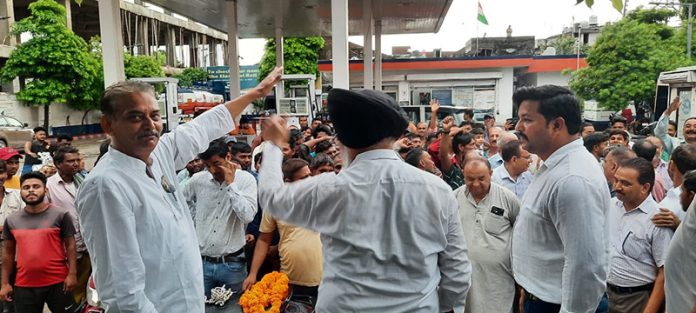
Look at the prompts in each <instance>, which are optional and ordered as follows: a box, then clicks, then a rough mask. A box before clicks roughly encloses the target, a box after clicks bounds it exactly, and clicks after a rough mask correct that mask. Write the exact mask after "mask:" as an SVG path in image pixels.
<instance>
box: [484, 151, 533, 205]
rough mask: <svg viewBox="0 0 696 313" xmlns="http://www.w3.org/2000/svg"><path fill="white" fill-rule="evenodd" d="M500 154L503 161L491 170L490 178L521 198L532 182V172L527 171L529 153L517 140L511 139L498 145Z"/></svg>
mask: <svg viewBox="0 0 696 313" xmlns="http://www.w3.org/2000/svg"><path fill="white" fill-rule="evenodd" d="M500 155H501V156H502V158H503V162H504V163H503V166H499V167H497V168H496V169H494V170H493V176H492V180H493V182H494V183H496V184H498V185H501V186H503V187H505V188H507V189H508V190H510V191H512V192H514V193H515V195H516V196H517V199H518V200H521V199H522V196H524V193H525V191H527V187H529V184H531V183H532V174H531V173H529V165H530V164H532V157H531V154H529V152H528V151H527V150H524V149H523V148H522V146H520V142H519V141H517V140H513V141H510V142H508V143H506V144H504V145H502V146H501V147H500Z"/></svg>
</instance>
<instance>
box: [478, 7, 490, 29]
mask: <svg viewBox="0 0 696 313" xmlns="http://www.w3.org/2000/svg"><path fill="white" fill-rule="evenodd" d="M478 20H479V22H481V23H483V24H484V25H488V20H487V19H486V15H484V14H483V7H481V1H479V3H478Z"/></svg>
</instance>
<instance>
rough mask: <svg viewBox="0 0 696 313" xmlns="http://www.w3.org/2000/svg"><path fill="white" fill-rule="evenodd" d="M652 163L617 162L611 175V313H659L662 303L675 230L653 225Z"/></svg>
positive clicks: (653, 179)
mask: <svg viewBox="0 0 696 313" xmlns="http://www.w3.org/2000/svg"><path fill="white" fill-rule="evenodd" d="M654 182H655V170H654V169H653V166H652V163H650V161H648V160H645V159H643V158H635V159H629V160H626V161H624V162H623V163H621V165H620V166H619V169H618V170H617V171H616V174H615V182H614V190H615V191H616V198H617V199H618V201H616V202H615V203H614V204H613V207H612V208H611V210H612V211H611V212H610V214H609V221H610V227H611V228H610V234H611V235H610V239H611V259H610V264H609V268H610V270H609V276H608V278H607V296H608V297H609V311H610V312H626V313H629V312H644V313H657V312H661V311H660V307H661V306H662V302H663V301H664V298H665V293H664V272H663V270H664V268H663V266H664V263H665V256H666V253H667V248H668V247H669V241H670V239H672V234H673V231H672V230H671V229H669V228H664V227H657V226H655V225H654V224H653V223H652V221H651V220H650V218H651V217H652V216H653V215H654V214H656V213H658V212H659V209H658V205H657V203H656V202H655V200H653V198H652V196H651V189H652V187H653V184H654Z"/></svg>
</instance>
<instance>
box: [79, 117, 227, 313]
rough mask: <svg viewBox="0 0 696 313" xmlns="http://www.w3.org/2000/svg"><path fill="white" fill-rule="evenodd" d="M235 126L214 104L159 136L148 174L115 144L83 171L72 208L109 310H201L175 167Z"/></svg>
mask: <svg viewBox="0 0 696 313" xmlns="http://www.w3.org/2000/svg"><path fill="white" fill-rule="evenodd" d="M233 128H234V124H233V121H232V116H231V115H230V113H229V111H228V110H227V108H225V106H217V107H215V108H213V109H211V110H210V111H208V112H206V113H204V114H203V115H201V116H199V117H198V118H196V119H194V120H193V121H191V122H189V123H186V124H183V125H180V126H179V127H177V128H176V129H175V130H174V131H172V132H170V133H168V134H165V135H163V136H162V137H161V139H160V141H159V144H157V147H156V148H155V150H154V151H153V152H152V154H151V159H152V165H151V167H150V169H151V172H152V174H153V177H154V179H152V178H150V177H149V176H148V175H147V174H146V164H145V163H144V162H143V161H141V160H139V159H136V158H133V157H130V156H128V155H125V154H123V153H121V152H119V151H118V150H116V149H114V148H113V147H111V148H110V149H109V152H108V153H107V154H105V155H104V157H103V158H102V159H101V160H100V161H99V163H98V164H97V166H96V167H95V168H94V170H92V172H91V173H90V174H89V176H87V179H86V180H85V182H84V183H83V184H82V186H81V187H80V191H79V192H78V195H77V211H78V213H79V215H80V222H81V223H82V231H83V235H84V238H85V242H86V243H87V248H88V250H89V252H90V256H91V258H92V265H93V267H94V270H93V272H94V279H95V283H96V286H97V292H98V293H99V297H100V298H101V301H102V303H103V304H104V306H105V307H106V310H107V312H110V313H111V312H119V313H123V312H138V313H141V312H142V313H150V312H167V313H177V312H181V313H202V312H203V310H204V304H203V301H204V293H203V269H202V263H201V255H200V252H199V249H198V240H197V238H196V231H195V230H194V227H193V222H192V220H191V215H190V213H189V210H188V207H187V205H186V202H185V198H184V196H183V194H182V192H181V190H179V189H176V187H177V182H178V180H177V177H176V169H181V168H184V167H185V166H186V163H188V162H189V161H190V160H192V159H193V158H194V157H195V155H196V154H197V153H200V152H202V151H204V150H205V149H206V148H207V147H208V143H209V142H210V141H212V140H214V139H215V138H217V137H220V136H222V135H224V134H225V133H227V132H229V131H230V130H232V129H233ZM163 185H168V186H170V187H169V188H167V189H169V190H168V191H167V190H165V188H164V187H163Z"/></svg>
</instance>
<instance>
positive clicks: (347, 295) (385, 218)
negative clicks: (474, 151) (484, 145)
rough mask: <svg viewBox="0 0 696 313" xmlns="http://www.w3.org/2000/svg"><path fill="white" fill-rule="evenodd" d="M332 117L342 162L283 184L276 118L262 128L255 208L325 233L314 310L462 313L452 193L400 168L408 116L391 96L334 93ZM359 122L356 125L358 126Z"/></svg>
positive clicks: (462, 268)
mask: <svg viewBox="0 0 696 313" xmlns="http://www.w3.org/2000/svg"><path fill="white" fill-rule="evenodd" d="M328 109H329V115H330V116H331V119H332V121H333V125H334V127H335V128H336V132H337V137H338V139H339V141H340V142H341V144H342V147H341V153H342V154H343V155H344V156H343V158H342V159H343V162H344V164H345V165H346V166H345V167H344V168H343V170H342V171H341V173H339V174H338V175H335V174H330V173H324V174H322V175H319V176H314V177H310V178H307V179H304V180H301V181H297V182H294V183H290V184H284V183H283V174H282V171H281V168H280V167H281V161H282V158H283V157H282V153H281V150H280V148H279V147H280V146H281V145H282V144H283V143H284V142H285V141H286V140H287V138H288V129H287V128H286V127H285V125H284V123H281V121H282V119H280V118H279V117H275V116H274V117H272V118H271V119H270V120H268V121H267V124H266V125H265V127H264V131H263V137H264V139H265V140H266V141H267V144H266V146H265V148H264V151H263V165H262V166H261V173H260V176H259V199H260V202H259V204H260V206H262V207H263V208H264V209H265V210H266V212H268V213H270V214H271V215H272V216H273V217H275V218H277V219H279V220H283V221H287V222H289V223H291V224H295V225H297V226H299V227H303V228H307V229H310V230H313V231H316V232H318V233H320V234H321V237H322V243H323V247H324V277H323V278H322V281H321V285H320V287H319V300H318V302H317V305H316V308H317V312H380V313H381V312H424V313H425V312H427V313H431V312H447V311H452V310H453V309H454V308H455V307H463V306H464V304H465V300H466V293H467V291H468V289H469V279H470V276H471V265H470V264H469V260H468V258H467V249H466V244H465V241H464V234H463V231H462V226H461V223H460V219H459V212H458V210H457V200H456V199H455V198H454V195H453V194H452V190H451V188H450V187H449V186H448V185H447V184H445V183H444V182H443V181H442V180H441V179H440V178H438V177H436V176H435V175H432V174H429V173H425V172H424V171H422V170H420V169H417V168H414V167H413V166H411V165H408V164H406V163H405V162H403V161H402V160H401V159H400V158H399V156H398V155H397V154H396V152H394V150H392V146H393V144H394V142H395V140H396V139H398V138H399V137H400V136H401V134H402V133H403V132H404V130H405V129H406V127H407V125H408V119H407V117H406V115H405V113H404V111H403V109H401V108H400V107H399V106H398V105H397V104H396V102H395V101H394V99H393V98H391V97H389V96H388V95H386V94H385V93H382V92H379V91H373V90H359V91H348V90H344V89H339V88H334V89H332V90H331V91H330V92H329V97H328ZM356 121H361V123H356Z"/></svg>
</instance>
